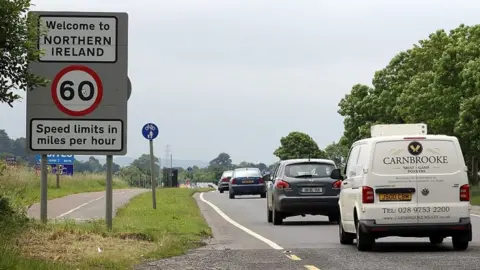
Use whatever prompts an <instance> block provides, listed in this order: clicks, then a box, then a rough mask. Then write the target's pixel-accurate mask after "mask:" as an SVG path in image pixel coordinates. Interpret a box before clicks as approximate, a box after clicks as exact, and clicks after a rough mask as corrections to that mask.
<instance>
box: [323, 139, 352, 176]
mask: <svg viewBox="0 0 480 270" xmlns="http://www.w3.org/2000/svg"><path fill="white" fill-rule="evenodd" d="M348 150H349V148H348V147H346V146H344V145H342V144H341V143H336V142H332V143H331V144H329V145H327V147H325V149H324V151H325V156H326V158H327V159H331V160H333V161H334V162H335V164H337V167H338V168H340V170H342V171H343V168H345V165H346V162H347V155H348Z"/></svg>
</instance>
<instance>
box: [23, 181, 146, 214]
mask: <svg viewBox="0 0 480 270" xmlns="http://www.w3.org/2000/svg"><path fill="white" fill-rule="evenodd" d="M146 191H149V190H148V189H116V190H114V191H113V215H114V216H115V213H116V210H117V209H118V208H119V207H121V206H123V205H124V204H126V203H127V202H128V201H130V199H132V198H133V197H135V196H136V195H138V194H140V193H143V192H146ZM105 206H106V202H105V191H101V192H88V193H79V194H73V195H68V196H65V197H62V198H58V199H53V200H49V201H48V204H47V214H48V218H49V219H74V220H79V221H81V220H90V219H103V218H105ZM27 214H28V216H29V217H33V218H36V219H40V203H36V204H34V205H32V206H31V207H30V208H29V209H28V212H27Z"/></svg>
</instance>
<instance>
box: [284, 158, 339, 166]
mask: <svg viewBox="0 0 480 270" xmlns="http://www.w3.org/2000/svg"><path fill="white" fill-rule="evenodd" d="M309 161H310V162H318V163H327V164H332V165H335V162H333V160H330V159H323V158H310V159H308V158H297V159H287V160H282V161H281V162H282V163H283V164H286V165H289V164H295V163H302V162H309Z"/></svg>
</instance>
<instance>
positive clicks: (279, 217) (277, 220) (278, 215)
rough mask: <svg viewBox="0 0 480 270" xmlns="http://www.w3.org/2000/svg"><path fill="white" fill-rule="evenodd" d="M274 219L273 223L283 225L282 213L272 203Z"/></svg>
mask: <svg viewBox="0 0 480 270" xmlns="http://www.w3.org/2000/svg"><path fill="white" fill-rule="evenodd" d="M272 208H273V209H272V221H273V225H281V224H282V223H283V217H282V213H281V212H279V211H277V210H276V209H275V206H274V205H272Z"/></svg>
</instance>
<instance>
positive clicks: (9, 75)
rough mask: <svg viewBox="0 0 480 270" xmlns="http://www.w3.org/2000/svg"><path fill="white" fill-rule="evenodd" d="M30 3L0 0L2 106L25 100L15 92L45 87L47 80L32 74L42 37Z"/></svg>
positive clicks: (18, 0)
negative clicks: (32, 64)
mask: <svg viewBox="0 0 480 270" xmlns="http://www.w3.org/2000/svg"><path fill="white" fill-rule="evenodd" d="M29 8H30V0H0V18H1V19H0V71H1V72H0V74H1V75H0V103H7V104H8V105H10V106H12V103H13V102H14V101H16V100H18V99H20V98H21V96H20V95H18V94H16V93H14V90H31V89H33V88H35V87H37V86H45V85H46V84H47V82H48V81H47V80H46V79H45V78H43V77H40V76H37V75H35V74H32V73H30V72H29V70H28V63H29V62H31V61H37V60H38V57H39V56H40V53H41V52H40V51H39V50H38V49H37V40H38V38H39V35H42V34H43V29H41V31H38V26H37V25H38V24H37V18H36V16H33V15H28V14H27V12H28V10H29Z"/></svg>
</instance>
